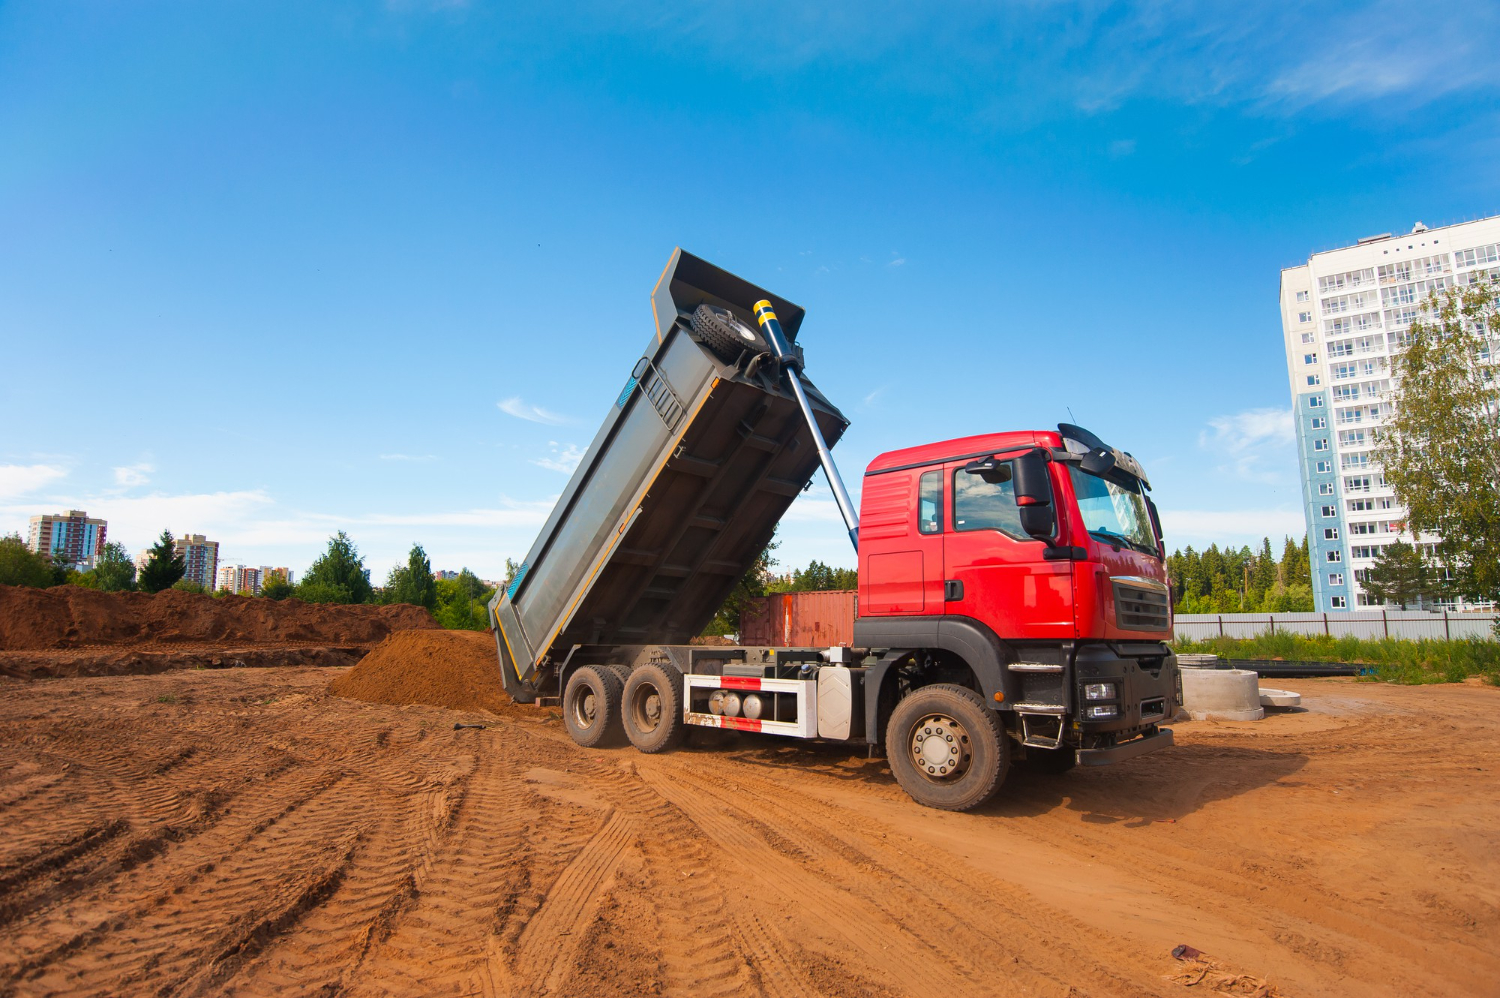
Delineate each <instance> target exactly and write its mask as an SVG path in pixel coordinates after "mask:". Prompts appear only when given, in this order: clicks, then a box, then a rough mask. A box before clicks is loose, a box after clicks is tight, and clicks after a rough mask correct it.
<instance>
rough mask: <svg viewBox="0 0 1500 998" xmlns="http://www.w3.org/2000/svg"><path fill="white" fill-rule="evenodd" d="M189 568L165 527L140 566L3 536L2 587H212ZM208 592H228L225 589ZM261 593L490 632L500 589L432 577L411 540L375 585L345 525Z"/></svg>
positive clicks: (109, 552)
mask: <svg viewBox="0 0 1500 998" xmlns="http://www.w3.org/2000/svg"><path fill="white" fill-rule="evenodd" d="M516 567H517V566H516V563H515V562H514V561H511V560H510V559H509V558H507V559H506V572H507V575H506V579H505V583H504V584H509V582H510V580H511V579H512V578H514V576H515V572H516ZM186 572H187V566H186V564H185V562H184V560H183V558H182V557H181V556H180V555H178V554H177V553H176V550H175V544H174V538H173V537H172V534H171V532H170V531H166V530H164V531H162V534H161V537H160V538H158V539H157V541H156V543H155V544H153V545H152V546H151V548H150V550H149V552H148V554H147V557H146V559H145V561H144V562H143V563H142V565H141V567H140V569H139V571H137V569H136V564H135V561H134V560H133V559H132V558H131V557H130V553H129V552H128V551H126V550H125V546H124V545H123V544H117V543H114V542H110V543H108V544H106V545H105V546H104V549H103V551H101V552H100V554H99V556H98V557H97V558H96V559H95V563H94V567H93V568H90V569H88V570H86V571H80V570H78V569H77V568H76V567H74V566H73V565H70V564H69V563H67V562H66V561H64V560H62V559H57V558H51V557H49V556H47V555H42V554H37V553H36V552H34V551H32V550H31V549H30V548H28V547H27V546H26V543H25V542H24V541H23V540H22V539H21V537H20V535H19V534H10V535H8V536H6V537H0V585H10V586H33V587H39V588H42V587H51V586H64V585H72V586H80V587H82V588H86V589H99V590H103V591H105V592H144V593H157V592H161V591H163V590H165V589H178V590H185V591H187V592H193V593H208V592H209V591H208V590H206V589H205V588H204V587H203V586H201V585H199V584H198V583H197V582H193V581H190V580H188V579H185V578H183V576H184V575H185V574H186ZM210 595H213V596H216V597H221V596H227V595H230V594H229V593H228V592H226V591H219V592H213V593H210ZM235 595H247V594H244V593H239V594H235ZM259 595H260V598H264V599H271V600H283V599H300V600H302V601H303V602H306V603H373V604H389V603H410V604H412V605H414V606H421V607H425V608H426V609H428V610H430V611H432V614H433V616H434V617H435V618H436V619H437V622H438V623H439V624H441V625H442V626H444V627H448V628H463V629H469V630H484V629H485V628H486V627H487V626H488V620H487V615H486V611H485V606H486V604H488V602H489V600H490V598H491V597H493V596H494V595H495V590H494V589H493V588H491V587H489V586H486V585H485V584H484V583H483V582H482V581H480V579H479V577H478V576H476V575H475V574H474V573H473V572H471V571H469V569H468V568H465V569H464V570H463V571H461V572H459V573H458V577H457V578H453V579H435V578H433V576H432V563H431V562H430V561H429V560H428V557H427V552H426V551H425V550H423V548H422V545H420V544H413V545H412V548H411V552H410V554H408V556H407V560H406V564H404V565H397V566H395V567H394V568H392V569H391V570H390V572H389V573H388V574H387V575H386V579H385V584H384V585H380V586H377V585H375V584H373V583H372V582H371V581H370V570H369V569H368V568H366V567H365V561H364V557H363V556H362V555H361V554H360V553H359V549H358V548H357V547H355V545H354V542H353V541H352V540H350V538H349V535H348V534H346V533H344V532H343V531H342V530H341V531H339V532H338V533H337V534H335V535H334V536H333V537H331V538H329V540H328V548H327V549H326V550H325V551H324V552H323V553H322V554H321V555H319V556H318V558H317V560H315V561H314V562H313V563H312V565H311V566H310V567H309V568H308V570H307V571H306V572H304V573H303V574H302V578H301V579H300V580H299V581H298V582H297V583H296V584H292V583H289V582H288V581H287V579H286V577H285V576H284V575H282V574H281V573H271V574H270V576H269V577H268V578H266V579H264V580H263V581H262V582H261V591H260V594H259Z"/></svg>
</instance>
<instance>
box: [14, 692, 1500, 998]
mask: <svg viewBox="0 0 1500 998" xmlns="http://www.w3.org/2000/svg"><path fill="white" fill-rule="evenodd" d="M331 674H332V673H331V671H330V670H315V669H303V668H278V669H228V670H222V671H203V672H172V673H166V674H161V675H148V676H124V677H109V678H92V679H54V680H41V681H36V682H30V683H27V682H22V681H18V680H0V821H3V824H0V827H3V829H4V833H3V834H0V993H4V994H17V995H51V994H67V995H105V994H153V995H197V994H236V995H335V994H350V995H375V994H389V995H544V994H554V995H579V996H592V995H601V996H602V995H620V994H680V995H741V994H764V995H790V996H813V995H830V996H893V995H912V996H921V998H932V996H939V995H952V996H958V995H1044V996H1056V998H1062V996H1067V995H1078V996H1081V995H1090V996H1105V995H1119V996H1137V995H1201V994H1204V993H1212V992H1211V989H1212V988H1213V987H1214V985H1215V982H1224V981H1231V980H1233V975H1235V974H1244V975H1251V976H1250V977H1247V978H1244V979H1241V980H1240V981H1239V982H1238V983H1237V984H1233V985H1227V984H1221V986H1223V987H1226V988H1228V989H1229V990H1230V991H1233V992H1234V993H1241V994H1244V993H1252V992H1254V989H1255V988H1256V986H1257V981H1256V980H1254V978H1264V979H1265V980H1267V981H1268V982H1270V985H1271V986H1272V987H1273V988H1274V989H1275V990H1274V991H1266V990H1262V991H1260V992H1258V993H1261V994H1267V993H1269V994H1283V995H1287V996H1314V995H1360V996H1368V995H1401V996H1414V995H1432V996H1439V995H1441V996H1461V995H1476V996H1477V995H1486V996H1488V995H1494V994H1495V993H1496V983H1495V982H1496V981H1497V980H1500V947H1497V946H1496V941H1497V939H1500V862H1497V858H1496V857H1497V856H1500V794H1497V792H1496V786H1497V784H1496V779H1495V773H1496V769H1497V765H1500V751H1497V748H1496V743H1497V736H1500V690H1496V689H1493V688H1487V687H1475V686H1442V687H1424V688H1401V687H1385V686H1379V685H1373V684H1361V683H1354V682H1349V681H1337V680H1317V681H1299V682H1297V683H1290V682H1288V683H1286V684H1285V685H1288V686H1292V687H1293V688H1295V689H1298V690H1300V691H1301V692H1302V693H1303V694H1304V697H1305V701H1304V702H1305V703H1306V704H1307V706H1308V708H1309V709H1308V710H1307V711H1306V712H1304V713H1300V714H1291V715H1281V716H1276V717H1272V718H1268V719H1267V720H1266V721H1264V722H1260V723H1258V724H1182V725H1179V726H1177V732H1178V737H1179V742H1180V744H1179V746H1178V747H1177V748H1175V749H1173V750H1171V751H1170V752H1166V753H1162V754H1159V755H1155V756H1150V757H1146V758H1143V759H1139V760H1136V761H1134V762H1131V763H1127V764H1125V765H1122V766H1119V767H1115V768H1112V769H1104V770H1094V771H1077V772H1074V773H1071V774H1069V775H1067V776H1063V777H1056V778H1043V777H1039V776H1030V775H1021V774H1017V775H1014V776H1013V777H1012V780H1011V782H1010V783H1008V784H1007V787H1006V789H1005V791H1004V792H1003V796H1002V798H1001V799H1000V800H998V801H996V802H995V803H993V804H991V805H990V806H989V807H988V808H987V809H986V810H984V811H983V812H981V813H975V814H966V815H959V814H947V813H940V812H936V811H930V810H924V809H922V808H919V807H917V806H916V805H914V804H912V803H911V802H910V801H909V800H907V799H906V798H905V796H904V795H903V794H902V793H901V792H900V790H899V789H898V788H897V787H896V785H895V784H894V782H893V781H892V780H891V777H890V775H889V772H888V770H887V769H886V768H885V766H884V765H883V763H881V762H880V761H878V760H873V761H872V760H866V759H863V758H861V757H860V755H859V754H857V753H853V752H851V751H849V750H848V749H842V748H837V747H832V746H807V745H802V744H794V743H788V742H781V741H777V740H774V739H770V738H764V739H758V738H753V737H751V736H741V737H740V738H739V740H737V741H723V742H719V743H717V744H716V745H710V744H709V742H708V741H703V742H699V743H698V744H697V745H696V746H695V747H693V748H690V749H688V750H685V751H682V752H679V753H676V754H672V755H667V756H660V757H651V756H642V755H639V754H637V753H636V752H634V751H633V750H631V749H619V750H607V751H593V752H590V751H584V750H581V749H578V748H576V747H574V746H573V744H572V743H571V742H570V741H568V739H567V737H566V735H565V734H564V733H563V731H562V730H561V725H560V724H559V723H558V722H557V721H556V720H554V719H552V718H550V717H549V714H553V713H555V712H548V711H540V710H538V711H537V712H535V713H533V714H514V715H511V716H507V717H503V718H496V717H493V716H491V715H488V714H466V713H459V712H454V711H447V710H443V709H441V708H434V707H389V706H381V705H376V704H368V703H361V702H356V701H349V700H342V699H338V698H335V697H332V696H330V695H329V694H328V693H327V692H326V689H325V688H326V685H327V683H328V680H329V678H330V676H331ZM456 720H461V721H474V722H485V723H489V724H490V725H491V726H490V727H488V728H486V729H484V730H470V729H465V730H454V728H453V724H454V722H455V721H456ZM699 737H701V738H704V739H709V738H719V737H723V736H721V735H720V733H717V732H702V733H700V734H699ZM1178 943H1189V944H1191V945H1193V946H1195V947H1197V948H1198V949H1200V950H1203V951H1204V952H1205V953H1206V954H1208V955H1209V956H1210V957H1212V958H1213V959H1214V960H1215V961H1216V962H1217V963H1218V964H1219V966H1220V968H1221V970H1222V971H1223V973H1219V974H1209V975H1202V974H1199V973H1196V972H1189V973H1184V965H1183V964H1181V963H1178V962H1177V961H1174V960H1173V959H1172V958H1171V957H1170V955H1169V952H1170V950H1171V948H1172V947H1173V946H1174V945H1175V944H1178ZM1226 975H1227V976H1226ZM1173 977H1178V978H1180V980H1181V981H1182V982H1184V983H1178V982H1174V981H1173V980H1172V979H1171V978H1173ZM1195 978H1201V981H1200V982H1199V983H1198V984H1196V985H1195V986H1188V985H1189V984H1190V983H1191V982H1193V981H1194V979H1195Z"/></svg>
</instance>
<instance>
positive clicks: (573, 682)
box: [562, 665, 624, 748]
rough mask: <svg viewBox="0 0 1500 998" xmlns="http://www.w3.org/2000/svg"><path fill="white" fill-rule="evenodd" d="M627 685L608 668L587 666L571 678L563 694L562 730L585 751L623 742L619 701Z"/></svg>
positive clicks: (617, 674) (575, 672)
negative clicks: (565, 730)
mask: <svg viewBox="0 0 1500 998" xmlns="http://www.w3.org/2000/svg"><path fill="white" fill-rule="evenodd" d="M623 688H624V684H623V683H622V682H621V681H620V675H619V673H617V672H615V671H614V670H613V669H611V668H609V667H608V666H594V665H585V666H583V667H582V668H580V669H577V670H575V671H574V673H573V674H572V675H571V676H569V677H568V685H567V687H566V688H565V689H564V690H563V702H562V715H563V727H565V728H567V729H568V734H569V735H570V736H572V738H573V740H574V741H575V742H577V743H578V744H579V745H582V746H583V747H584V748H600V747H602V746H605V745H610V744H617V743H618V742H619V740H620V737H619V736H620V701H621V699H622V698H623Z"/></svg>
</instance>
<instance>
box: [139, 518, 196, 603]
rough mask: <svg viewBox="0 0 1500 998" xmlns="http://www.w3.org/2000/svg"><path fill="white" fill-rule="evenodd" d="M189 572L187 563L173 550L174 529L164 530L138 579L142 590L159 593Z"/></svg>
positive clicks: (152, 546) (142, 567) (152, 547)
mask: <svg viewBox="0 0 1500 998" xmlns="http://www.w3.org/2000/svg"><path fill="white" fill-rule="evenodd" d="M186 574H187V563H186V562H185V561H183V559H182V557H181V556H180V555H178V554H176V553H175V552H174V550H173V542H172V531H170V530H163V531H162V532H161V537H159V538H158V539H157V541H156V543H155V544H153V545H151V553H150V554H149V555H148V556H147V557H146V564H144V565H142V566H141V574H140V577H139V578H138V579H137V580H136V582H137V584H138V585H139V586H140V587H141V591H142V592H147V593H159V592H161V591H162V590H163V589H169V588H171V587H172V586H174V585H176V584H177V581H178V580H179V579H181V578H182V577H183V576H184V575H186Z"/></svg>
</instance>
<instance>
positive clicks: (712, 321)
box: [693, 305, 771, 361]
mask: <svg viewBox="0 0 1500 998" xmlns="http://www.w3.org/2000/svg"><path fill="white" fill-rule="evenodd" d="M693 333H694V334H695V335H696V336H697V338H698V340H699V342H701V343H703V344H705V345H706V346H707V347H708V348H709V349H710V350H712V351H713V352H714V353H716V354H718V355H719V356H720V357H721V358H723V359H724V360H726V361H734V360H736V359H738V358H739V356H740V351H742V350H748V351H750V352H751V353H752V354H760V353H767V352H769V351H770V349H771V347H770V345H769V344H767V343H766V339H765V337H764V336H762V335H761V334H760V330H758V329H755V328H753V327H751V326H748V325H746V324H745V323H744V322H743V321H742V320H741V319H740V317H739V316H737V315H735V314H734V313H733V312H731V311H729V309H727V308H720V307H719V306H717V305H699V306H698V307H697V308H695V309H694V310H693Z"/></svg>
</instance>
